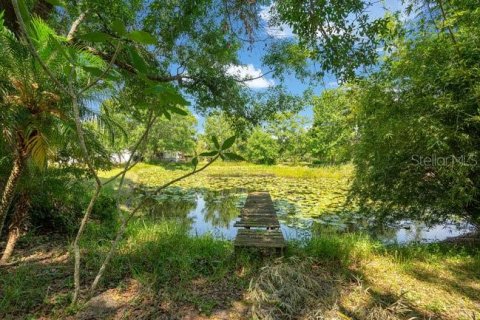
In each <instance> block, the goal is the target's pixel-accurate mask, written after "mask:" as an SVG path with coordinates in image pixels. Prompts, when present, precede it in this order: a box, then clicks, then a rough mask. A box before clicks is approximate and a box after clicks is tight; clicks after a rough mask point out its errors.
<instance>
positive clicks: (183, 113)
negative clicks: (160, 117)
mask: <svg viewBox="0 0 480 320" xmlns="http://www.w3.org/2000/svg"><path fill="white" fill-rule="evenodd" d="M167 108H168V109H169V110H170V111H171V112H173V113H176V114H179V115H181V116H186V115H188V112H187V111H185V110H183V109H181V108H179V107H177V106H174V105H169V106H168V107H167Z"/></svg>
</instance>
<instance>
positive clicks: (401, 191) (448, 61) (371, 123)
mask: <svg viewBox="0 0 480 320" xmlns="http://www.w3.org/2000/svg"><path fill="white" fill-rule="evenodd" d="M428 4H429V6H430V13H428V15H427V14H425V15H424V16H421V19H418V20H417V22H416V24H415V25H414V26H413V27H412V28H413V30H409V34H408V36H406V37H404V38H401V39H399V40H398V42H397V43H396V44H395V45H396V50H395V51H394V52H393V53H392V54H391V56H389V57H388V58H387V60H386V62H385V64H384V65H383V66H382V68H381V69H380V70H379V71H378V72H376V73H375V74H373V75H372V76H371V77H369V78H368V79H365V80H364V81H361V82H360V85H359V90H358V92H359V101H358V111H357V119H358V122H359V132H360V139H359V141H358V146H357V147H356V150H355V158H354V159H355V160H354V163H355V166H356V169H357V170H356V176H355V181H354V189H353V190H354V192H355V194H356V195H357V197H358V198H359V199H360V201H361V203H364V204H366V203H372V202H373V203H374V204H376V205H378V206H380V207H381V208H383V209H385V210H384V212H388V216H392V215H394V213H396V215H395V216H396V217H402V216H408V217H413V218H417V219H419V218H423V219H426V220H433V221H434V220H443V219H447V218H448V217H449V215H451V214H453V213H455V214H463V215H466V216H468V217H470V218H473V219H478V212H479V211H478V209H479V201H478V188H479V186H480V180H479V177H480V171H479V168H480V167H479V165H478V150H479V146H480V140H479V137H480V135H479V132H480V131H479V130H480V126H479V125H480V122H479V121H478V119H479V117H478V110H479V106H480V104H479V101H480V99H479V95H478V84H479V82H480V77H479V74H478V72H472V70H478V69H479V67H480V65H479V61H480V60H479V58H480V56H479V51H478V45H479V43H480V36H479V35H480V29H479V24H478V19H479V18H480V16H479V11H478V10H473V6H474V4H473V3H472V2H469V1H451V2H449V3H448V4H447V3H443V2H442V1H436V2H434V3H428ZM394 209H398V210H394ZM477 221H478V220H477Z"/></svg>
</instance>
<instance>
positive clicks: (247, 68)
mask: <svg viewBox="0 0 480 320" xmlns="http://www.w3.org/2000/svg"><path fill="white" fill-rule="evenodd" d="M226 73H227V74H228V75H231V76H235V77H236V78H237V79H239V80H243V79H250V78H255V79H254V80H250V81H245V82H244V83H245V85H246V86H248V87H250V88H253V89H263V88H268V87H271V86H273V85H275V81H273V80H272V79H267V78H265V77H263V76H262V74H263V73H262V70H260V69H256V68H255V67H254V66H253V64H247V65H243V66H236V65H231V66H229V67H228V69H227V72H226Z"/></svg>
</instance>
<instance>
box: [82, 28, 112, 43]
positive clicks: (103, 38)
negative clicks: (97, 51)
mask: <svg viewBox="0 0 480 320" xmlns="http://www.w3.org/2000/svg"><path fill="white" fill-rule="evenodd" d="M79 38H80V39H83V40H86V41H90V42H107V41H108V40H110V39H111V38H112V37H110V36H109V35H108V34H106V33H104V32H97V31H95V32H90V33H86V34H82V35H81V36H79Z"/></svg>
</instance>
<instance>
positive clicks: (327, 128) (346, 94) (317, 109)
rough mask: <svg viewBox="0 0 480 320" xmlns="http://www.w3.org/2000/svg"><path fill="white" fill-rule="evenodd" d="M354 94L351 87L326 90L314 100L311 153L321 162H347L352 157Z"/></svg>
mask: <svg viewBox="0 0 480 320" xmlns="http://www.w3.org/2000/svg"><path fill="white" fill-rule="evenodd" d="M354 100H355V91H354V88H351V87H341V88H339V89H330V90H325V91H323V92H322V94H321V95H320V96H319V97H314V98H313V127H312V129H311V131H310V136H311V141H310V145H311V152H312V155H313V156H314V158H316V159H317V162H319V163H344V162H347V161H349V160H351V158H352V150H353V148H354V145H353V143H354V139H355V122H354V114H353V111H354V110H352V109H353V108H354Z"/></svg>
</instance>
